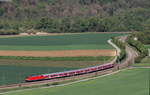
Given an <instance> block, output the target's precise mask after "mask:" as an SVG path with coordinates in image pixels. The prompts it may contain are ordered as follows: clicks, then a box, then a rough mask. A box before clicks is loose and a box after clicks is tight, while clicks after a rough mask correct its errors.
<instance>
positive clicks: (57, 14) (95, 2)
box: [0, 0, 150, 32]
mask: <svg viewBox="0 0 150 95" xmlns="http://www.w3.org/2000/svg"><path fill="white" fill-rule="evenodd" d="M149 6H150V1H149V0H12V1H10V2H6V1H5V2H4V1H0V29H18V30H23V31H24V30H26V29H27V30H29V29H37V30H42V31H47V32H86V31H89V32H91V31H97V32H106V31H133V30H134V31H142V30H145V29H148V28H149V26H150V9H149Z"/></svg>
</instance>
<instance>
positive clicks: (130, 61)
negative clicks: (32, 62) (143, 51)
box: [0, 37, 138, 89]
mask: <svg viewBox="0 0 150 95" xmlns="http://www.w3.org/2000/svg"><path fill="white" fill-rule="evenodd" d="M120 40H122V41H125V38H122V37H121V38H120ZM111 44H113V43H111ZM113 45H114V44H113ZM114 46H115V45H114ZM115 48H116V47H115ZM117 51H118V48H117ZM126 52H127V58H126V60H124V62H123V63H122V64H117V65H116V66H115V67H114V68H111V69H108V70H104V71H99V72H95V73H90V74H84V75H79V76H72V77H66V78H60V79H54V80H48V81H40V82H33V83H21V84H15V85H7V86H0V89H9V88H19V87H30V86H35V85H44V84H47V83H49V82H53V83H55V82H61V81H66V80H74V79H76V78H77V79H79V78H89V77H93V76H97V75H103V74H110V73H112V72H114V71H117V70H120V69H123V68H127V67H129V66H130V65H131V64H133V61H134V58H135V57H136V56H138V55H137V53H136V52H135V51H134V50H133V49H132V48H131V47H129V46H126ZM114 60H116V59H114ZM114 60H113V61H114ZM113 61H112V62H113Z"/></svg>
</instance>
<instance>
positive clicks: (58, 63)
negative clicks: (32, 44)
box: [0, 56, 114, 85]
mask: <svg viewBox="0 0 150 95" xmlns="http://www.w3.org/2000/svg"><path fill="white" fill-rule="evenodd" d="M113 58H114V57H102V56H101V57H81V58H80V57H77V58H72V57H71V58H69V57H67V58H51V59H49V60H21V59H20V60H18V59H9V60H8V59H0V76H1V77H0V85H6V84H14V83H20V82H24V79H25V78H26V77H27V76H29V75H37V74H45V73H54V72H62V71H66V70H73V69H79V68H85V67H90V66H96V65H99V64H103V63H105V62H108V61H110V60H112V59H113Z"/></svg>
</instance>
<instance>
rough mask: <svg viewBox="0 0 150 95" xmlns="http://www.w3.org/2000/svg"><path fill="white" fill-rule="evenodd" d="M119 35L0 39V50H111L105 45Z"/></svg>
mask: <svg viewBox="0 0 150 95" xmlns="http://www.w3.org/2000/svg"><path fill="white" fill-rule="evenodd" d="M119 35H123V34H121V33H119V34H118V33H111V34H109V33H86V34H72V35H53V36H52V35H51V36H24V37H9V38H0V50H32V51H33V50H35V51H37V50H38V51H47V50H87V49H113V48H112V46H111V45H109V44H108V43H107V40H108V39H110V38H111V37H115V36H119Z"/></svg>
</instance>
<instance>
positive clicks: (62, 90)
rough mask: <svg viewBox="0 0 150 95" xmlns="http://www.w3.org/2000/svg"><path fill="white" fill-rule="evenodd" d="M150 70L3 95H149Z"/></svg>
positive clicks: (125, 72) (133, 71)
mask: <svg viewBox="0 0 150 95" xmlns="http://www.w3.org/2000/svg"><path fill="white" fill-rule="evenodd" d="M149 73H150V72H149V69H130V70H125V71H121V72H119V73H117V74H114V75H109V76H105V77H101V78H98V79H93V80H90V81H85V82H80V83H75V84H72V85H67V86H61V87H53V88H41V89H33V90H25V91H19V92H12V93H9V94H8V93H7V94H2V95H148V93H149Z"/></svg>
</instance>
